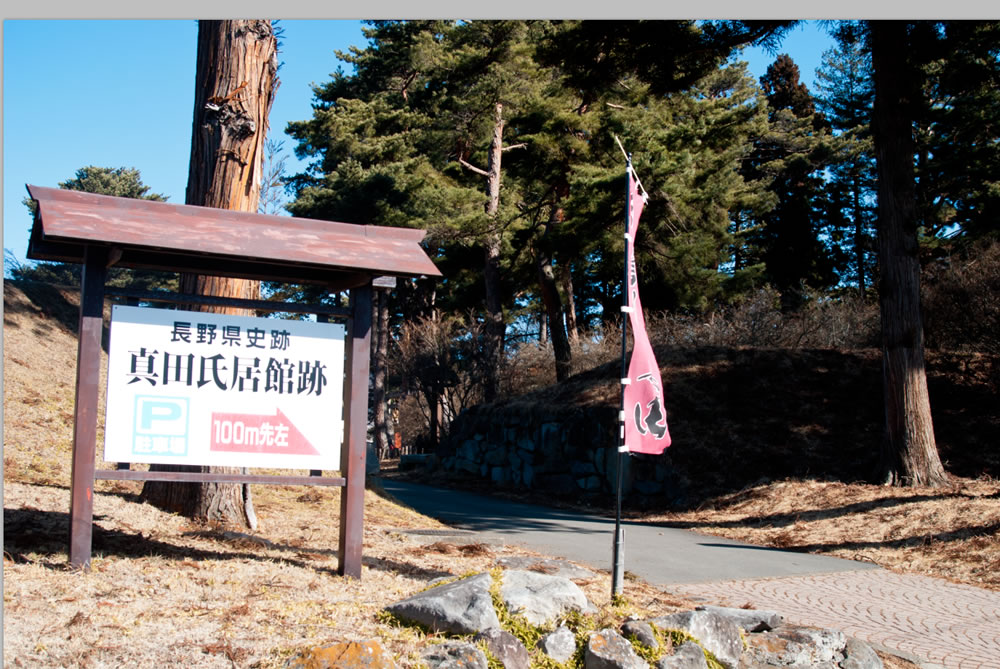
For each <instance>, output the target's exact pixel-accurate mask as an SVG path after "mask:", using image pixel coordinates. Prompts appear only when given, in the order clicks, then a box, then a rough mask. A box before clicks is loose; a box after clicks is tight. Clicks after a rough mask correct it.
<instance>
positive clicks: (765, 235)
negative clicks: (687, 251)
mask: <svg viewBox="0 0 1000 669" xmlns="http://www.w3.org/2000/svg"><path fill="white" fill-rule="evenodd" d="M760 83H761V88H762V89H763V90H764V93H765V95H766V96H767V101H768V121H769V127H768V131H767V133H766V134H765V135H764V136H763V137H761V138H760V139H759V140H758V141H757V145H756V148H755V152H754V156H753V157H752V158H751V159H750V161H748V163H747V166H746V169H747V176H748V177H755V178H768V177H769V178H770V184H769V186H768V190H769V191H770V192H771V193H772V194H773V196H774V199H773V203H774V204H773V208H771V209H770V210H769V211H766V212H765V213H763V214H760V215H759V216H758V218H757V220H755V221H754V223H755V228H754V230H753V231H751V232H748V233H746V234H745V235H744V238H745V240H746V242H747V248H745V249H744V253H745V254H746V255H747V256H749V258H750V259H751V261H756V262H760V263H762V264H763V266H764V275H763V278H764V280H765V281H767V282H768V283H770V284H771V285H772V286H773V287H774V288H776V289H777V290H778V291H779V292H780V293H781V296H782V305H783V306H784V307H785V308H794V307H797V306H798V305H799V304H801V302H802V300H803V299H804V296H803V291H804V290H805V289H809V288H813V289H825V288H828V287H830V286H832V285H833V284H834V283H835V282H836V274H835V272H834V263H833V259H832V256H831V253H830V250H829V248H828V247H827V245H826V244H825V243H824V241H823V235H822V232H823V229H824V227H825V225H826V223H827V220H826V214H827V211H828V209H827V207H826V205H825V202H824V192H823V180H822V176H821V174H820V171H819V170H820V168H821V167H822V166H823V164H824V162H825V160H826V159H827V156H826V154H827V152H828V151H829V144H828V141H827V130H826V127H825V126H826V122H825V119H824V118H823V117H822V115H820V114H817V113H816V111H815V106H814V103H813V100H812V96H811V95H810V94H809V91H808V89H807V88H806V86H805V84H803V83H801V82H800V81H799V68H798V66H797V65H796V64H795V63H794V61H793V60H792V59H791V57H789V56H788V55H787V54H782V55H780V56H778V58H777V59H776V60H775V62H774V63H772V64H771V65H770V66H768V68H767V72H766V73H765V74H764V76H762V77H761V78H760Z"/></svg>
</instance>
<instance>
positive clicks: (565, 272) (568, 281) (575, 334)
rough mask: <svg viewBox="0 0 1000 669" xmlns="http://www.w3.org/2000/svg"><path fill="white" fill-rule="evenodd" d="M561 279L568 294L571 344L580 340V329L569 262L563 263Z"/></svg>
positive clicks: (567, 331) (568, 322) (568, 331)
mask: <svg viewBox="0 0 1000 669" xmlns="http://www.w3.org/2000/svg"><path fill="white" fill-rule="evenodd" d="M559 281H560V283H562V289H563V295H565V296H566V334H567V335H568V336H569V341H570V344H576V343H577V342H578V341H579V340H580V331H579V330H578V329H577V326H576V298H575V297H574V296H573V273H572V272H571V271H570V267H569V263H565V264H563V266H562V269H561V270H560V271H559Z"/></svg>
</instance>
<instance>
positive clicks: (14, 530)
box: [3, 507, 337, 576]
mask: <svg viewBox="0 0 1000 669" xmlns="http://www.w3.org/2000/svg"><path fill="white" fill-rule="evenodd" d="M103 520H107V516H103V515H100V514H95V515H94V521H95V524H94V529H93V539H92V544H91V546H92V551H91V552H92V553H93V554H94V555H114V556H117V557H121V558H146V557H150V556H157V557H162V558H166V559H168V560H177V561H183V560H194V561H222V560H255V561H259V562H273V561H274V557H272V556H269V555H262V554H260V553H259V552H256V551H253V550H243V551H227V550H209V549H204V548H195V547H194V546H184V545H179V544H173V543H169V542H166V541H160V540H157V539H152V538H150V537H147V536H145V535H144V534H142V533H141V532H126V531H122V530H117V529H115V530H109V529H106V528H104V527H101V526H100V525H98V524H97V523H98V522H99V521H103ZM3 530H4V553H5V556H7V557H9V558H10V559H12V560H13V561H14V562H16V563H37V562H38V561H37V560H36V559H32V558H31V557H29V556H30V555H31V554H35V555H43V556H46V557H49V558H54V557H56V556H58V555H65V554H66V551H67V547H68V542H69V514H68V513H66V512H62V511H43V510H40V509H35V508H30V507H28V508H21V509H7V508H5V509H4V512H3ZM295 550H297V551H301V550H302V549H295ZM280 559H281V560H282V561H283V562H286V563H288V564H291V565H294V566H297V567H301V568H303V569H312V570H314V571H319V572H325V573H329V574H331V575H333V576H336V575H337V572H336V569H335V568H330V567H318V566H316V565H312V564H309V563H307V562H305V561H303V560H300V559H297V558H291V557H282V558H280ZM43 566H47V567H49V568H51V569H60V568H63V566H60V565H58V564H52V563H49V564H44V565H43ZM66 567H68V565H66Z"/></svg>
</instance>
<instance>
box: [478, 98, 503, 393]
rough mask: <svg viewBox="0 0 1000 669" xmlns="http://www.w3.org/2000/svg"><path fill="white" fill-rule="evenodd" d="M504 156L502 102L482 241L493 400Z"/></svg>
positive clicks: (499, 341)
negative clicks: (502, 165)
mask: <svg viewBox="0 0 1000 669" xmlns="http://www.w3.org/2000/svg"><path fill="white" fill-rule="evenodd" d="M502 156H503V105H502V104H501V103H499V102H498V103H497V104H496V106H495V107H494V114H493V140H492V141H491V142H490V155H489V161H488V163H487V167H486V217H487V219H488V225H489V229H488V230H487V233H486V240H485V244H484V246H485V259H484V260H485V263H484V267H483V281H484V284H485V291H486V341H485V346H484V348H485V351H484V357H485V362H484V371H485V374H484V378H483V399H485V400H486V401H487V402H492V401H493V400H495V399H496V398H497V396H498V395H499V393H500V360H501V357H502V354H503V346H504V336H505V335H506V331H507V324H506V323H505V322H504V319H503V306H502V304H501V298H500V250H501V249H500V244H501V239H500V227H499V222H498V221H497V212H498V211H499V210H500V162H501V158H502Z"/></svg>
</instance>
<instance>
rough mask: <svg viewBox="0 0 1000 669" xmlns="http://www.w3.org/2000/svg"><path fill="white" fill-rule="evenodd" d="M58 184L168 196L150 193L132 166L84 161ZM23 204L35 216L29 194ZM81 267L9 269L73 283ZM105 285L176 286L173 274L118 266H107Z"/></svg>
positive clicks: (14, 276) (28, 276)
mask: <svg viewBox="0 0 1000 669" xmlns="http://www.w3.org/2000/svg"><path fill="white" fill-rule="evenodd" d="M58 186H59V188H64V189H66V190H76V191H82V192H84V193H96V194H98V195H111V196H112V197H128V198H134V199H137V200H152V201H154V202H166V200H167V197H166V196H165V195H162V194H160V193H150V192H149V191H150V187H149V186H147V185H146V184H144V183H143V182H142V175H141V174H140V172H139V170H138V169H136V168H134V167H97V166H94V165H87V166H86V167H81V168H80V169H78V170H77V171H76V173H75V174H74V175H73V178H72V179H67V180H66V181H61V182H59V184H58ZM23 203H24V205H25V206H26V207H27V208H28V210H29V211H30V212H31V214H32V218H34V215H35V213H36V212H37V210H38V204H37V203H36V202H35V201H34V200H32V199H31V198H28V197H26V198H24V200H23ZM81 270H82V267H81V266H80V265H79V264H76V263H61V262H45V261H43V262H36V263H33V264H31V265H26V264H25V265H20V264H19V265H17V266H15V267H13V269H12V271H11V272H10V276H11V278H12V279H27V280H29V281H44V282H46V283H57V284H65V285H71V286H76V285H79V283H80V273H81ZM106 283H107V285H109V286H114V287H116V288H126V287H127V288H134V289H137V290H174V289H176V287H177V278H176V276H175V275H173V274H170V273H166V272H154V271H151V270H131V269H124V268H121V267H111V268H109V269H108V276H107V281H106Z"/></svg>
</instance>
